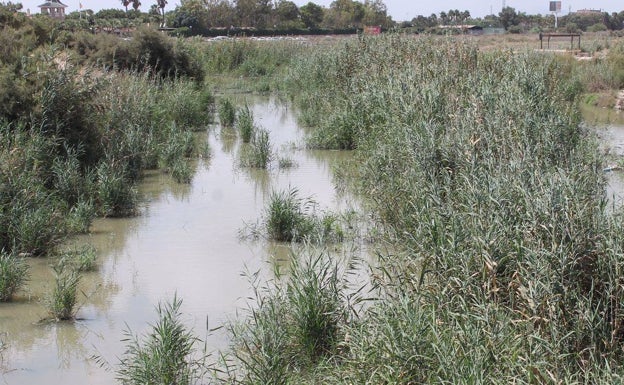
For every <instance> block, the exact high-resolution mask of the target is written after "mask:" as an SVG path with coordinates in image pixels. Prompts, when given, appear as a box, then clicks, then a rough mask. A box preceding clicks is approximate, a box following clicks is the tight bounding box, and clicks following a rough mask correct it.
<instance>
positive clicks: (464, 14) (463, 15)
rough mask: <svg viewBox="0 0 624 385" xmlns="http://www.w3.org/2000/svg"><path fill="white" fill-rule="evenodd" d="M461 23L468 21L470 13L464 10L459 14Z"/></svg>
mask: <svg viewBox="0 0 624 385" xmlns="http://www.w3.org/2000/svg"><path fill="white" fill-rule="evenodd" d="M460 19H461V22H462V23H465V22H466V21H468V20H469V19H470V11H469V10H465V11H464V12H462V13H461V16H460Z"/></svg>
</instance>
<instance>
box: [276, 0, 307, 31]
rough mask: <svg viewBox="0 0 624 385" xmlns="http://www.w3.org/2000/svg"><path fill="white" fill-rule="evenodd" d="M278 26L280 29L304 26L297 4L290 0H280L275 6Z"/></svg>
mask: <svg viewBox="0 0 624 385" xmlns="http://www.w3.org/2000/svg"><path fill="white" fill-rule="evenodd" d="M275 13H276V15H277V27H278V28H279V29H292V28H304V27H305V24H303V22H302V21H301V14H300V12H299V8H298V7H297V4H295V3H293V2H292V1H289V0H280V1H279V2H278V3H277V6H276V7H275Z"/></svg>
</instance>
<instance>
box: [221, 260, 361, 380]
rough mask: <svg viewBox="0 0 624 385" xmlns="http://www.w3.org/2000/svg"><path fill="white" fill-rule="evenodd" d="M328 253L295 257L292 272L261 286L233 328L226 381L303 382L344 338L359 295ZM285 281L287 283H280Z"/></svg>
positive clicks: (345, 271)
mask: <svg viewBox="0 0 624 385" xmlns="http://www.w3.org/2000/svg"><path fill="white" fill-rule="evenodd" d="M352 268H353V266H349V267H347V268H340V267H339V265H338V263H337V262H336V261H334V260H332V259H331V258H330V257H329V256H328V255H327V253H325V252H315V251H308V252H304V253H302V254H301V255H296V256H293V259H292V264H291V266H290V276H289V277H281V276H280V275H279V273H278V274H277V277H276V279H275V281H271V282H269V284H268V285H267V286H264V287H261V288H259V287H257V283H254V286H255V288H254V289H255V298H254V299H255V302H256V303H255V304H254V305H250V308H249V314H248V316H247V317H246V318H245V319H243V320H241V321H240V322H238V323H235V324H232V325H230V327H229V330H230V333H231V335H232V349H231V353H230V354H231V355H230V356H229V358H230V361H229V362H228V370H229V372H228V374H229V376H228V377H227V378H226V379H224V381H225V382H226V383H232V382H234V383H240V384H288V383H292V382H291V381H303V378H304V377H305V376H302V373H308V372H309V371H310V370H311V369H312V368H313V367H314V366H315V364H316V363H318V362H319V361H322V360H325V359H328V358H329V357H331V356H332V355H334V354H335V353H336V351H337V349H338V348H339V345H340V342H341V341H344V338H345V335H344V327H345V325H347V324H348V323H349V322H350V320H351V319H352V318H353V316H354V313H353V311H352V306H351V305H352V304H353V302H354V300H355V299H354V298H350V297H349V296H348V295H347V288H348V286H349V284H348V280H347V275H348V274H350V273H351V272H352V270H351V269H352ZM280 281H281V282H280Z"/></svg>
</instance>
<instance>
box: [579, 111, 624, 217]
mask: <svg viewBox="0 0 624 385" xmlns="http://www.w3.org/2000/svg"><path fill="white" fill-rule="evenodd" d="M582 111H583V116H584V118H585V121H586V124H587V125H588V126H590V127H592V129H595V130H596V132H597V134H598V137H599V138H600V142H601V146H602V149H603V151H604V153H605V158H606V160H605V175H606V176H607V191H606V194H607V198H608V199H609V201H610V203H611V205H612V207H611V208H610V209H614V208H618V207H622V206H623V205H624V171H623V170H622V169H619V170H616V171H608V170H609V168H610V167H611V166H614V165H618V163H619V164H621V159H622V158H624V112H622V111H616V110H614V109H608V108H599V107H588V106H583V108H582Z"/></svg>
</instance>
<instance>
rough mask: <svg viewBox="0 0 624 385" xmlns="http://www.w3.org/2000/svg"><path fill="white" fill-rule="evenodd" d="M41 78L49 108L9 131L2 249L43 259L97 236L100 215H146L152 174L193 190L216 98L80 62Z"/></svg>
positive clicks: (7, 126)
mask: <svg viewBox="0 0 624 385" xmlns="http://www.w3.org/2000/svg"><path fill="white" fill-rule="evenodd" d="M39 76H41V77H42V79H41V80H39V81H38V82H37V84H39V86H40V87H41V92H40V94H39V95H40V100H39V105H40V108H33V110H32V111H31V112H30V117H29V119H21V120H16V121H12V122H7V121H2V122H0V127H1V128H0V136H1V137H2V148H1V149H0V158H1V159H2V162H1V163H2V166H0V167H2V172H1V173H0V181H1V182H2V183H1V185H2V187H1V189H2V194H0V203H1V204H2V206H3V207H6V210H2V211H1V212H0V223H1V224H2V226H0V247H1V248H4V249H5V250H7V251H8V252H15V253H26V254H28V255H43V254H45V253H47V252H49V251H50V250H52V249H53V248H54V246H55V245H56V244H58V242H59V241H61V240H62V239H64V238H65V237H66V236H67V235H68V234H71V233H79V232H87V231H88V229H89V226H90V223H91V221H92V220H93V218H94V217H95V216H96V215H101V216H127V215H134V214H136V213H137V211H138V204H139V202H140V200H139V197H138V195H137V193H136V188H135V184H136V182H137V181H138V179H139V178H140V177H141V175H142V171H143V170H145V169H148V168H156V167H159V166H160V167H162V168H164V169H165V170H166V171H171V172H172V175H173V176H174V177H175V178H176V179H177V180H178V181H180V182H189V181H190V178H191V175H192V168H191V167H190V166H189V165H188V159H187V158H188V157H190V156H192V155H194V154H196V152H197V151H196V142H195V137H194V135H193V131H196V130H201V129H205V128H206V126H207V124H209V123H210V122H211V121H212V107H211V104H212V96H211V94H210V92H209V91H207V90H205V89H200V88H198V87H197V84H196V83H194V82H193V81H190V80H185V79H178V78H173V79H163V78H161V77H160V76H157V75H154V74H152V73H151V72H149V71H145V72H123V71H117V72H110V73H102V72H101V71H100V70H95V69H93V68H88V67H87V68H81V69H77V68H76V67H74V66H73V65H72V63H71V62H67V63H65V65H64V66H63V68H51V69H48V71H47V72H43V73H41V74H40V75H39ZM68 106H70V107H69V108H68Z"/></svg>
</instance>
